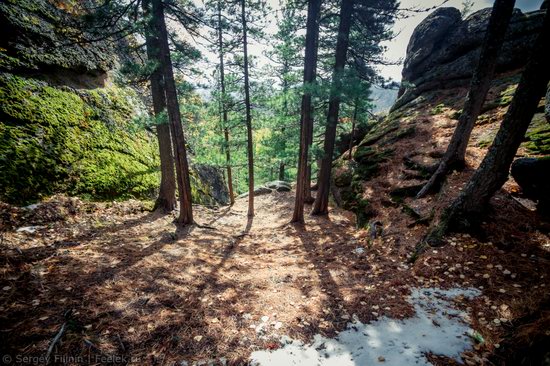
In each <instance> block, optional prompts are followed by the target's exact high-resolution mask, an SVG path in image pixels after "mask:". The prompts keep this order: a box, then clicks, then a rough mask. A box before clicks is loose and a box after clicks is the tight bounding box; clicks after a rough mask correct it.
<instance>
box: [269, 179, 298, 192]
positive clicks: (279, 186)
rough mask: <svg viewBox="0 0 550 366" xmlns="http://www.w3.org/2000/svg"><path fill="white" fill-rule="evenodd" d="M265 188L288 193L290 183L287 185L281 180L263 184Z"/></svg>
mask: <svg viewBox="0 0 550 366" xmlns="http://www.w3.org/2000/svg"><path fill="white" fill-rule="evenodd" d="M265 186H266V187H267V188H271V189H274V190H276V191H277V192H290V190H291V189H292V187H291V186H290V183H287V182H285V181H282V180H274V181H272V182H268V183H266V184H265Z"/></svg>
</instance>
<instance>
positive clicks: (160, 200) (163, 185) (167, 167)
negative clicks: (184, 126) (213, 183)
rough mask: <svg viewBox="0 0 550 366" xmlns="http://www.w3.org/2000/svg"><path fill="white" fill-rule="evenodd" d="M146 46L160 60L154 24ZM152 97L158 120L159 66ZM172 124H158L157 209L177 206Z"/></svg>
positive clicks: (147, 4) (146, 0) (161, 104)
mask: <svg viewBox="0 0 550 366" xmlns="http://www.w3.org/2000/svg"><path fill="white" fill-rule="evenodd" d="M142 7H143V12H144V14H146V15H149V14H150V13H151V1H150V0H143V2H142ZM145 46H146V49H147V58H148V59H149V60H150V61H152V60H158V59H159V58H160V56H159V49H160V46H159V41H158V37H157V35H156V34H155V30H154V28H153V26H152V24H148V28H147V29H146V30H145ZM150 82H151V97H152V99H153V111H154V113H155V117H156V119H157V121H159V120H160V118H159V117H160V116H161V115H162V113H163V112H164V110H165V109H166V97H165V95H164V86H163V77H162V70H161V69H160V67H159V66H157V67H156V68H155V70H153V72H152V73H151V77H150ZM170 138H171V137H170V125H169V124H168V123H167V121H166V123H164V121H161V123H160V124H158V125H157V139H158V143H159V155H160V189H159V195H158V197H157V200H156V202H155V210H162V211H164V212H170V211H173V210H174V209H175V208H176V177H175V173H174V157H173V155H172V142H171V141H170Z"/></svg>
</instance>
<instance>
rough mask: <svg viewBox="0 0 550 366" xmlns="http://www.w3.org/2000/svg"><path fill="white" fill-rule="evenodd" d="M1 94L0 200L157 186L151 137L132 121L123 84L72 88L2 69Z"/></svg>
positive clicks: (128, 193) (116, 193)
mask: <svg viewBox="0 0 550 366" xmlns="http://www.w3.org/2000/svg"><path fill="white" fill-rule="evenodd" d="M0 101H1V105H0V170H1V171H2V175H1V177H0V186H2V187H3V190H2V191H0V198H1V199H3V200H7V201H9V202H18V203H22V202H28V201H32V200H36V199H38V198H40V197H42V196H46V195H50V194H53V193H55V192H67V193H69V194H84V195H90V196H93V197H97V198H115V197H145V196H151V195H152V194H153V193H154V191H155V189H157V186H158V182H159V176H158V175H159V174H158V171H157V169H158V165H159V163H158V158H157V146H156V142H155V139H154V138H153V137H154V136H152V135H151V134H149V133H146V132H145V131H143V130H142V131H137V130H136V129H135V128H133V124H132V118H133V117H134V116H136V115H137V113H138V100H137V98H136V96H135V94H134V93H133V92H132V91H131V90H130V89H126V88H118V87H111V88H108V89H98V90H91V91H80V92H78V93H77V92H76V91H70V90H61V89H58V88H54V87H51V86H49V85H47V84H46V83H44V82H40V81H36V80H32V79H26V78H23V77H18V76H14V75H11V74H1V75H0Z"/></svg>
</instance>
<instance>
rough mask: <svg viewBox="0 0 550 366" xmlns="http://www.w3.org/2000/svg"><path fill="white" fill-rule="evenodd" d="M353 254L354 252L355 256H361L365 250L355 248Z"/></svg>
mask: <svg viewBox="0 0 550 366" xmlns="http://www.w3.org/2000/svg"><path fill="white" fill-rule="evenodd" d="M354 252H355V254H363V253H365V248H363V247H357V248H355V250H354Z"/></svg>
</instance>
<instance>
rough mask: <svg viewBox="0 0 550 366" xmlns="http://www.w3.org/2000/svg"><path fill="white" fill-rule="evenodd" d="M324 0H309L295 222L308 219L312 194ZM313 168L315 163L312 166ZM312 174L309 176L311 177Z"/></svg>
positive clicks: (293, 217) (293, 219)
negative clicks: (307, 206) (315, 100)
mask: <svg viewBox="0 0 550 366" xmlns="http://www.w3.org/2000/svg"><path fill="white" fill-rule="evenodd" d="M320 10H321V0H309V1H308V10H307V24H306V39H305V59H304V94H303V95H302V109H301V119H300V126H301V127H300V155H299V160H298V174H297V179H296V198H295V202H294V213H293V214H292V220H291V221H292V222H298V223H303V222H304V201H305V200H306V198H307V196H308V194H311V191H310V186H311V183H310V182H309V179H311V174H309V177H308V165H309V164H308V160H309V146H310V144H311V140H312V139H311V138H310V137H311V135H312V134H313V107H312V100H311V99H312V93H311V85H312V84H313V83H314V82H315V77H316V70H317V41H318V37H319V14H320ZM310 168H311V167H310ZM308 178H309V179H308Z"/></svg>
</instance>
